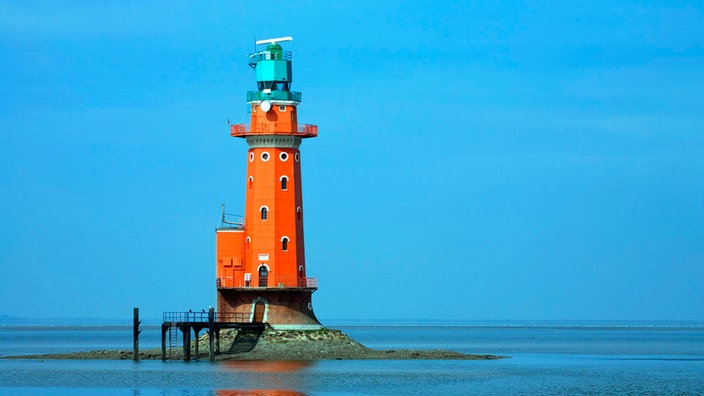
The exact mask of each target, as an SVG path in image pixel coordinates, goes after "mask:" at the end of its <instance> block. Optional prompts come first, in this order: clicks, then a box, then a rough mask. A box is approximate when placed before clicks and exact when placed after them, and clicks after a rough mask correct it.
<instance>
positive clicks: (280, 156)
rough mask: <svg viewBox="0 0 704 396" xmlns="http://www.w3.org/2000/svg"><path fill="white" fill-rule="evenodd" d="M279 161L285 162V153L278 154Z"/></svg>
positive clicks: (286, 155) (286, 157)
mask: <svg viewBox="0 0 704 396" xmlns="http://www.w3.org/2000/svg"><path fill="white" fill-rule="evenodd" d="M279 159H280V160H281V161H286V160H287V159H288V154H287V153H285V152H282V153H281V154H279Z"/></svg>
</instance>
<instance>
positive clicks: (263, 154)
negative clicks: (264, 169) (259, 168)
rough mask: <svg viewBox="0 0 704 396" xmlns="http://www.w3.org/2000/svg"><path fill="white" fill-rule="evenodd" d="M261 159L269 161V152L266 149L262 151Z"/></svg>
mask: <svg viewBox="0 0 704 396" xmlns="http://www.w3.org/2000/svg"><path fill="white" fill-rule="evenodd" d="M262 161H265V162H266V161H269V153H267V152H266V151H265V152H263V153H262Z"/></svg>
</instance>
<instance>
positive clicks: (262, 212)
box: [259, 206, 269, 220]
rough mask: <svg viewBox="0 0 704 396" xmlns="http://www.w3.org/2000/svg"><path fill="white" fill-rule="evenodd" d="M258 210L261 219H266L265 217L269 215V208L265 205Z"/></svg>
mask: <svg viewBox="0 0 704 396" xmlns="http://www.w3.org/2000/svg"><path fill="white" fill-rule="evenodd" d="M259 211H260V212H261V214H262V220H266V219H267V217H269V208H267V207H266V206H262V208H261V209H259Z"/></svg>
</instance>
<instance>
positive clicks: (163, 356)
mask: <svg viewBox="0 0 704 396" xmlns="http://www.w3.org/2000/svg"><path fill="white" fill-rule="evenodd" d="M169 327H170V325H167V324H166V323H162V324H161V360H166V331H167V330H168V329H169Z"/></svg>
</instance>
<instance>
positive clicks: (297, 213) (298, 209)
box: [296, 206, 301, 220]
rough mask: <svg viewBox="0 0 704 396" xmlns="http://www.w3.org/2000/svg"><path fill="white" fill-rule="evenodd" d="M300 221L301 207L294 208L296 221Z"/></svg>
mask: <svg viewBox="0 0 704 396" xmlns="http://www.w3.org/2000/svg"><path fill="white" fill-rule="evenodd" d="M300 219H301V207H300V206H299V207H297V208H296V220H300Z"/></svg>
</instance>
